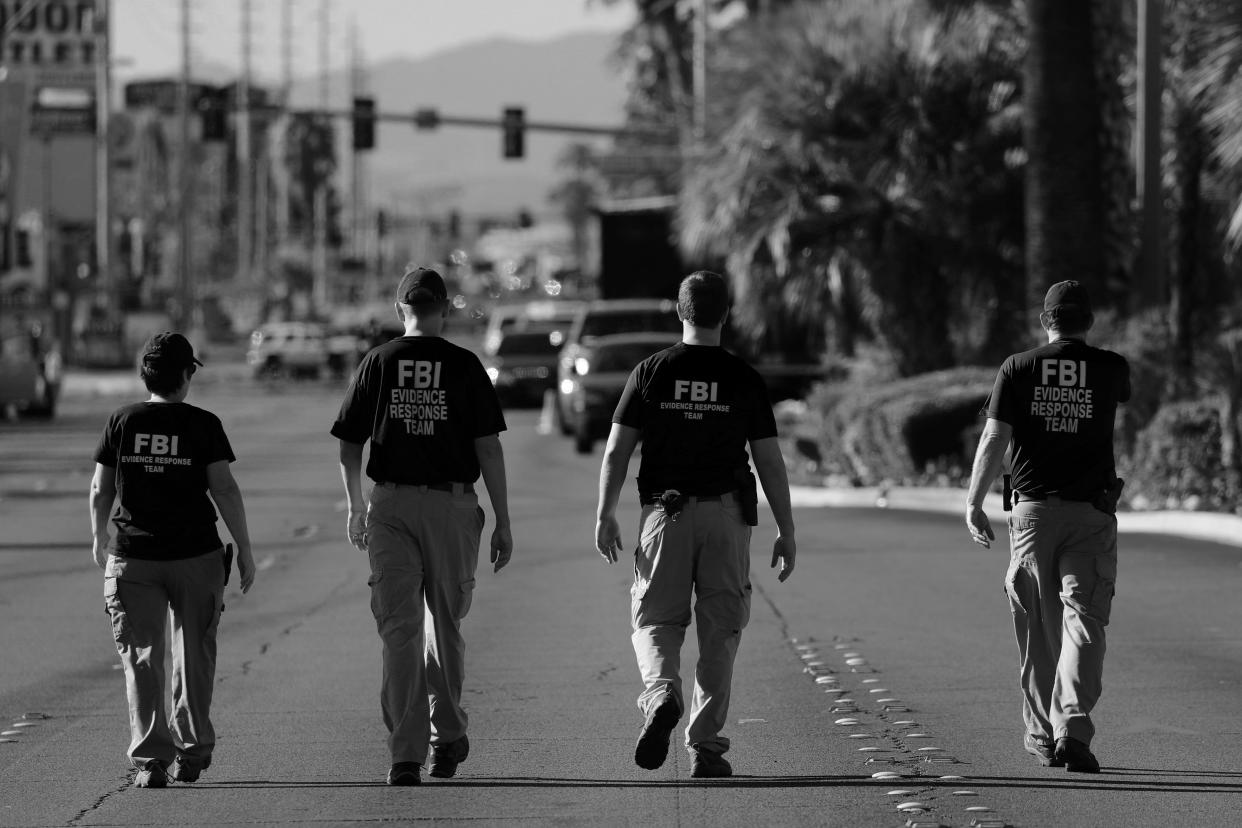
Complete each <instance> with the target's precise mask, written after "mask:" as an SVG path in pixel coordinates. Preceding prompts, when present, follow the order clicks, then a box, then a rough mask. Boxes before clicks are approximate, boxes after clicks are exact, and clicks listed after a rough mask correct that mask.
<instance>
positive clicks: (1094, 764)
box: [1056, 736, 1100, 773]
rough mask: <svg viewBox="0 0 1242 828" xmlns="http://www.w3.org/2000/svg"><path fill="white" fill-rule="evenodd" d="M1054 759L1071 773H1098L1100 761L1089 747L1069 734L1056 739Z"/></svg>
mask: <svg viewBox="0 0 1242 828" xmlns="http://www.w3.org/2000/svg"><path fill="white" fill-rule="evenodd" d="M1056 759H1057V761H1059V762H1061V763H1062V764H1064V765H1065V769H1066V770H1067V771H1070V772H1071V773H1099V772H1100V763H1099V762H1098V761H1097V760H1096V758H1095V755H1094V754H1093V753H1092V752H1091V748H1089V747H1087V745H1086V744H1084V743H1083V742H1080V741H1078V740H1077V739H1075V738H1073V737H1071V736H1062V737H1061V738H1060V739H1057V750H1056Z"/></svg>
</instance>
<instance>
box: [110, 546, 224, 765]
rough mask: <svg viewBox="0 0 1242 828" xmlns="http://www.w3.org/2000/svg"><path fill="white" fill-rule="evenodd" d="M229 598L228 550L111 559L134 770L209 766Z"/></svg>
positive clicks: (115, 623)
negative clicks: (168, 634)
mask: <svg viewBox="0 0 1242 828" xmlns="http://www.w3.org/2000/svg"><path fill="white" fill-rule="evenodd" d="M223 596H224V550H222V549H217V550H216V551H214V552H209V553H207V554H205V555H199V556H197V557H194V558H187V559H185V560H179V561H143V560H136V559H133V558H118V557H116V556H115V555H113V556H111V557H109V558H108V563H107V566H106V567H105V569H104V605H105V608H106V609H107V612H108V616H109V617H110V618H111V620H112V637H113V638H114V639H115V641H116V648H117V652H119V653H120V654H121V664H122V666H123V669H124V671H125V695H126V697H127V698H128V700H129V733H130V744H129V759H130V762H132V763H133V765H134V767H136V768H141V767H143V766H144V765H146V763H147V762H149V761H151V760H155V761H156V762H158V763H160V764H161V765H163V766H165V767H167V766H168V765H169V764H171V763H172V761H173V759H175V758H176V757H177V756H178V755H181V756H183V757H184V761H185V762H186V764H187V766H189V767H193V768H198V769H200V770H201V769H202V768H204V767H206V766H207V765H208V764H209V763H210V762H211V752H212V750H213V749H214V748H215V744H216V732H215V729H214V728H213V727H212V725H211V717H210V712H211V694H212V690H213V689H214V686H215V677H216V629H217V627H218V626H219V623H220V611H221V609H222V606H221V600H222V599H223ZM170 608H171V609H172V659H173V665H172V666H173V674H172V707H171V709H167V706H168V700H167V699H166V698H165V693H164V690H165V684H164V681H165V676H164V650H165V641H164V635H165V631H166V628H167V626H168V623H167V622H168V611H169V609H170Z"/></svg>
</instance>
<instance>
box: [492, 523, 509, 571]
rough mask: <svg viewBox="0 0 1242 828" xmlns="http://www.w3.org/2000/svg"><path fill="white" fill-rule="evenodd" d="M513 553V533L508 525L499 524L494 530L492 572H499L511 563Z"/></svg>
mask: <svg viewBox="0 0 1242 828" xmlns="http://www.w3.org/2000/svg"><path fill="white" fill-rule="evenodd" d="M512 555H513V533H512V532H510V531H509V527H508V526H497V527H496V528H495V529H493V530H492V564H493V565H494V568H493V569H492V572H499V571H500V570H502V569H504V567H505V564H507V563H509V558H510V557H511V556H512Z"/></svg>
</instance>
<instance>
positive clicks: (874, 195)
mask: <svg viewBox="0 0 1242 828" xmlns="http://www.w3.org/2000/svg"><path fill="white" fill-rule="evenodd" d="M1018 46H1019V40H1018V39H1017V37H1016V29H1015V26H1014V21H1013V20H1012V18H1010V17H1008V16H1006V15H1003V14H1000V13H997V12H995V11H991V10H988V9H978V10H974V11H969V12H962V13H958V14H955V15H951V16H950V17H947V18H945V17H941V16H940V15H938V14H935V13H933V12H932V11H931V10H930V9H929V8H928V7H927V5H926V4H925V3H921V2H918V1H917V0H882V1H880V2H876V0H837V2H833V3H829V4H823V3H820V4H805V5H803V6H800V7H798V8H795V9H790V10H788V11H786V12H784V13H782V14H778V15H773V16H771V18H770V19H769V20H768V21H767V22H766V23H764V24H763V25H759V26H753V27H749V28H748V29H747V30H739V31H737V32H734V33H733V35H732V37H730V38H725V39H724V40H723V42H722V43H720V44H718V46H717V49H716V53H717V59H716V61H715V62H714V63H713V65H712V77H713V88H716V89H723V92H722V94H720V95H719V96H714V98H713V100H715V101H716V102H717V103H716V105H715V106H714V108H713V111H712V113H711V120H712V121H713V122H714V123H716V124H718V125H719V127H718V129H717V131H716V133H715V141H714V143H715V149H714V150H712V151H711V152H710V153H709V154H708V157H707V158H705V159H704V160H703V161H702V163H700V164H699V165H698V166H697V167H696V168H695V169H694V170H693V172H692V173H691V177H690V179H689V181H688V182H687V185H686V190H685V192H684V194H683V196H684V197H683V206H682V221H683V227H684V237H685V242H686V244H687V246H688V247H689V248H691V250H692V252H699V253H709V254H715V255H719V256H722V257H726V258H727V259H728V262H729V271H730V273H731V274H732V276H733V277H734V279H735V280H736V281H737V283H738V294H739V298H740V301H739V302H738V306H739V319H738V321H739V322H740V323H741V325H742V326H743V328H744V329H745V330H746V331H748V332H749V333H750V334H751V336H752V337H754V338H758V339H765V338H770V337H771V336H773V335H775V334H787V333H788V332H789V331H790V330H791V328H792V329H793V330H795V331H799V330H800V329H802V328H806V327H809V326H817V327H818V328H819V330H818V331H815V334H817V337H816V338H817V339H818V340H819V341H820V342H823V341H825V339H827V340H831V341H832V342H833V344H834V345H835V346H836V347H837V349H838V350H839V351H840V352H842V353H844V354H846V355H848V353H849V352H850V350H851V347H852V344H853V343H854V341H856V339H857V336H858V335H859V333H860V328H861V325H860V323H861V322H864V321H865V322H866V323H867V324H866V327H867V328H868V329H869V330H870V332H871V333H872V335H873V336H874V337H875V338H876V339H877V340H878V341H879V342H880V343H881V344H883V345H884V346H885V348H886V349H887V350H888V351H889V352H890V353H891V354H892V356H893V358H894V360H895V364H896V367H897V370H898V372H899V373H901V374H913V373H918V372H922V371H927V370H932V369H935V368H940V367H945V366H947V365H951V364H953V363H954V361H955V360H956V359H957V356H958V353H957V352H958V351H959V350H960V351H962V352H964V353H967V354H969V355H974V354H977V353H978V352H979V351H981V350H985V351H989V352H991V351H995V350H999V349H1003V348H1005V347H1008V345H1009V344H1011V342H1012V339H1013V337H1014V336H1015V334H1016V333H1017V332H1018V331H1017V329H1016V327H1015V325H1014V322H1015V321H1016V320H1017V319H1019V318H1020V317H1021V309H1022V298H1021V253H1020V251H1021V235H1022V223H1021V222H1022V218H1021V195H1020V193H1021V160H1022V159H1021V152H1020V143H1019V139H1020V131H1019V124H1020V117H1019V113H1020V110H1019V108H1018V106H1017V98H1018V94H1019V82H1020V78H1019V76H1018V72H1017V65H1018V60H1017V55H1018V54H1019V51H1020V50H1019V48H1018ZM773 54H779V55H781V56H782V57H781V60H780V61H772V60H771V59H770V56H771V55H773ZM1014 285H1017V286H1018V288H1017V290H1016V291H1015V289H1014ZM959 300H961V301H960V302H959ZM962 303H969V304H970V305H971V308H970V313H969V314H962V313H960V312H959V310H958V307H959V305H960V304H962ZM989 306H990V307H989ZM981 308H983V309H985V312H984V313H983V314H980V313H979V310H980V309H981ZM774 310H782V311H783V312H781V313H777V314H775V315H773V314H772V312H773V311H774ZM989 311H990V312H989ZM825 318H827V319H828V325H827V326H825V325H824V323H823V320H824V319H825ZM980 318H983V319H986V320H988V321H989V322H990V323H991V324H986V325H980V324H979V323H978V320H979V319H980ZM959 330H966V331H969V332H970V334H971V335H973V336H974V341H973V342H962V341H960V339H961V338H960V337H959V338H958V339H959V341H957V342H955V337H954V335H953V334H954V332H955V331H959ZM765 344H771V343H770V342H767V343H765Z"/></svg>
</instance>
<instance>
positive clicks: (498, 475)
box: [474, 434, 513, 572]
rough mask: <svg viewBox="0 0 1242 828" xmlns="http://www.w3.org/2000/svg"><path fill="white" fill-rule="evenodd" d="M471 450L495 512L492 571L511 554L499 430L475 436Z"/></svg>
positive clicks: (503, 464) (507, 494) (507, 485)
mask: <svg viewBox="0 0 1242 828" xmlns="http://www.w3.org/2000/svg"><path fill="white" fill-rule="evenodd" d="M474 452H475V454H476V455H477V456H478V458H479V470H480V472H481V473H482V475H483V485H485V486H487V496H488V497H489V498H490V499H491V501H492V511H493V512H495V514H496V528H494V529H493V530H492V541H491V562H492V564H493V569H492V571H493V572H499V571H500V570H501V569H503V568H504V566H505V564H507V563H509V558H510V557H512V555H513V532H512V530H511V529H510V526H509V484H508V480H507V478H506V476H505V452H504V448H503V447H502V446H501V445H500V435H499V434H487V435H484V436H482V437H476V438H475V440H474Z"/></svg>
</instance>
